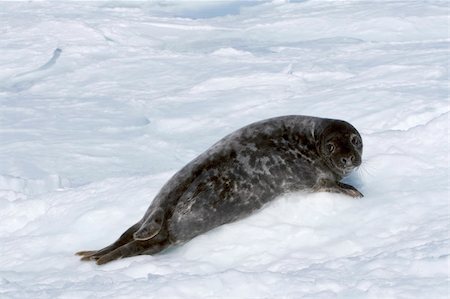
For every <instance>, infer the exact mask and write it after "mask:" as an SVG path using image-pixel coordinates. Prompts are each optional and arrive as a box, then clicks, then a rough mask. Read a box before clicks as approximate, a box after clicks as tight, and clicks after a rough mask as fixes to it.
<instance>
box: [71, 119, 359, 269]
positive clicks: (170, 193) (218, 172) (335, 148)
mask: <svg viewBox="0 0 450 299" xmlns="http://www.w3.org/2000/svg"><path fill="white" fill-rule="evenodd" d="M361 154H362V140H361V136H360V135H359V133H358V131H357V130H356V129H355V128H354V127H353V126H352V125H350V124H349V123H347V122H344V121H341V120H333V119H322V118H316V117H309V116H299V115H292V116H282V117H277V118H272V119H267V120H263V121H260V122H257V123H253V124H251V125H248V126H246V127H244V128H242V129H240V130H237V131H235V132H234V133H232V134H230V135H228V136H226V137H225V138H223V139H222V140H220V141H219V142H218V143H216V144H215V145H213V146H212V147H211V148H210V149H208V150H207V151H206V152H204V153H203V154H201V155H200V156H198V157H197V158H196V159H194V160H193V161H191V162H190V163H188V164H187V165H186V166H185V167H183V168H182V169H181V170H180V171H179V172H177V173H176V174H175V175H174V176H173V177H172V178H171V179H170V180H169V181H168V182H167V183H166V184H165V185H164V186H163V187H162V189H161V191H160V192H159V193H158V194H157V195H156V197H155V199H154V200H153V202H152V204H151V205H150V207H149V208H148V210H147V212H146V213H145V215H144V217H143V218H142V219H141V220H140V221H139V222H138V223H136V224H135V225H133V226H132V227H130V228H129V229H128V230H127V231H126V232H125V233H123V234H122V236H121V237H120V238H119V239H118V240H117V241H116V242H114V243H113V244H111V245H110V246H108V247H105V248H104V249H101V250H98V251H83V252H79V253H78V255H81V256H82V259H83V260H96V261H97V263H98V264H104V263H106V262H109V261H111V260H115V259H119V258H123V257H128V256H135V255H141V254H154V253H157V252H159V251H161V250H163V249H164V248H166V247H168V246H169V245H173V244H177V243H183V242H187V241H189V240H190V239H192V238H194V237H195V236H197V235H199V234H202V233H205V232H207V231H209V230H211V229H213V228H215V227H217V226H219V225H222V224H225V223H229V222H232V221H235V220H238V219H240V218H243V217H246V216H248V215H250V214H251V213H253V212H254V211H256V210H258V209H259V208H261V207H262V206H263V205H264V204H265V203H267V202H269V201H271V200H273V199H274V198H276V197H277V196H279V195H280V194H282V193H286V192H292V191H298V190H306V191H328V192H336V193H344V194H347V195H350V196H352V197H361V196H362V194H361V193H360V192H359V191H358V190H356V189H355V188H354V187H352V186H350V185H346V184H343V183H340V182H339V181H340V180H341V179H342V178H343V177H344V176H345V175H347V174H348V173H349V172H350V171H351V170H353V169H354V168H355V167H357V166H359V165H360V164H361Z"/></svg>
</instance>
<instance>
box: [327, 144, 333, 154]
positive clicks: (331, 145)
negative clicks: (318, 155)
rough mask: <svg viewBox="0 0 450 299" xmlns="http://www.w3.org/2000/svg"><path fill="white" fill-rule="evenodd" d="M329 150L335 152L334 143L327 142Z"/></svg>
mask: <svg viewBox="0 0 450 299" xmlns="http://www.w3.org/2000/svg"><path fill="white" fill-rule="evenodd" d="M327 151H328V153H329V154H331V153H332V152H334V144H332V143H328V144H327Z"/></svg>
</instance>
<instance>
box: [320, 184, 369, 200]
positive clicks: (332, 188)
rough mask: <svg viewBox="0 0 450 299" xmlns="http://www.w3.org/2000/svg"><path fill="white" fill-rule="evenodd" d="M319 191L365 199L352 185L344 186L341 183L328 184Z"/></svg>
mask: <svg viewBox="0 0 450 299" xmlns="http://www.w3.org/2000/svg"><path fill="white" fill-rule="evenodd" d="M317 191H324V192H332V193H341V194H345V195H348V196H351V197H354V198H359V197H364V195H363V194H362V193H361V192H359V191H358V190H357V189H356V188H355V187H353V186H352V185H348V184H344V183H341V182H337V183H334V184H331V183H330V184H326V185H325V186H322V187H320V188H318V189H317Z"/></svg>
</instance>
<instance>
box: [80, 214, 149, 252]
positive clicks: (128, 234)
mask: <svg viewBox="0 0 450 299" xmlns="http://www.w3.org/2000/svg"><path fill="white" fill-rule="evenodd" d="M140 226H141V224H140V223H139V222H138V223H136V224H135V225H133V226H132V227H130V228H129V229H127V230H126V231H125V232H124V233H123V234H122V235H121V236H120V238H119V239H117V240H116V241H115V242H114V243H112V244H111V245H109V246H106V247H105V248H102V249H100V250H88V251H79V252H77V253H75V254H76V255H80V256H81V260H82V261H90V260H97V259H98V258H100V257H101V256H102V255H104V254H107V253H109V252H111V251H113V250H115V249H117V248H119V247H120V246H123V245H125V244H127V243H129V242H131V241H133V234H134V232H136V231H137V230H138V229H139V227H140Z"/></svg>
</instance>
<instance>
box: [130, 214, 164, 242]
mask: <svg viewBox="0 0 450 299" xmlns="http://www.w3.org/2000/svg"><path fill="white" fill-rule="evenodd" d="M163 222H164V211H163V210H162V209H161V208H159V209H156V210H155V211H153V212H152V213H151V214H150V216H148V218H147V219H146V220H145V221H144V223H143V224H142V225H141V227H140V228H139V230H138V231H137V232H135V233H134V235H133V237H134V239H135V240H138V241H144V240H149V239H151V238H153V237H154V236H156V235H157V234H158V233H159V232H160V231H161V228H162V225H163Z"/></svg>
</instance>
